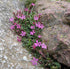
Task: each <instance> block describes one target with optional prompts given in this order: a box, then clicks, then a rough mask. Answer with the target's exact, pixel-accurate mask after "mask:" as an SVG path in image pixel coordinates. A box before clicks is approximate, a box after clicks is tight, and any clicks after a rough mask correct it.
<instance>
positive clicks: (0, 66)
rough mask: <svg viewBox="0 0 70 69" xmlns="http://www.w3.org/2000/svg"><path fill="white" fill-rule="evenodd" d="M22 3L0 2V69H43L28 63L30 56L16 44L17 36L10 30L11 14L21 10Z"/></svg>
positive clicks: (20, 45)
mask: <svg viewBox="0 0 70 69" xmlns="http://www.w3.org/2000/svg"><path fill="white" fill-rule="evenodd" d="M23 3H24V2H23V1H22V2H21V1H20V0H0V69H43V68H40V67H39V65H38V66H37V67H35V66H33V65H32V64H31V62H30V60H31V58H32V55H31V54H29V52H28V51H27V50H26V49H25V48H23V47H22V43H19V42H17V35H16V34H14V32H13V31H11V30H10V25H11V23H10V22H9V18H10V17H12V16H13V14H12V12H13V11H14V12H15V11H16V10H18V9H23V8H24V6H23Z"/></svg>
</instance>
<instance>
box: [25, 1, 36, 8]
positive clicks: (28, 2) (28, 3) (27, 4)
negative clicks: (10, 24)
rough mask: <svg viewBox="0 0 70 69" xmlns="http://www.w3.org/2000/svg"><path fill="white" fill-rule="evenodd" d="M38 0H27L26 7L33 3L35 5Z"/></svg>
mask: <svg viewBox="0 0 70 69" xmlns="http://www.w3.org/2000/svg"><path fill="white" fill-rule="evenodd" d="M35 2H36V0H26V2H25V7H29V6H30V4H31V3H35Z"/></svg>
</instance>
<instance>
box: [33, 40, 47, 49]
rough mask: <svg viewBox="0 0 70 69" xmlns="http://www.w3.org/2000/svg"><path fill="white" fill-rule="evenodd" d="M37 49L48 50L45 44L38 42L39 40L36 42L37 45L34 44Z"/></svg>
mask: <svg viewBox="0 0 70 69" xmlns="http://www.w3.org/2000/svg"><path fill="white" fill-rule="evenodd" d="M36 47H41V48H43V49H47V46H46V45H45V44H44V43H41V42H38V40H36V43H34V44H33V48H34V49H36Z"/></svg>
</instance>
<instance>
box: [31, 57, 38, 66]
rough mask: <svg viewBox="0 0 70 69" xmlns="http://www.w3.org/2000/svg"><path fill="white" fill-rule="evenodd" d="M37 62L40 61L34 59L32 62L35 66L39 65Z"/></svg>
mask: <svg viewBox="0 0 70 69" xmlns="http://www.w3.org/2000/svg"><path fill="white" fill-rule="evenodd" d="M37 61H38V59H36V58H35V57H33V60H31V62H32V64H33V65H37Z"/></svg>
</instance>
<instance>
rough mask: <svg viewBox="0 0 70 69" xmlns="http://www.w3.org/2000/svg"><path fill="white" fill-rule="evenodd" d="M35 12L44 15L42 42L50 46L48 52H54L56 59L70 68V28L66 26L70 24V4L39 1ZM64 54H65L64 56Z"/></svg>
mask: <svg viewBox="0 0 70 69" xmlns="http://www.w3.org/2000/svg"><path fill="white" fill-rule="evenodd" d="M35 10H36V12H37V13H42V14H43V15H42V16H41V19H40V20H41V21H42V22H43V23H44V24H45V26H46V27H45V28H44V30H43V31H42V35H43V36H42V40H43V41H44V42H45V43H46V45H47V46H48V50H50V51H51V52H53V50H54V54H55V55H56V56H55V57H56V58H55V57H54V58H55V59H56V60H57V61H58V62H60V63H63V64H65V65H67V66H69V67H70V55H69V53H70V51H69V49H70V31H69V30H70V26H69V25H66V24H65V23H68V24H69V23H70V22H69V21H70V3H68V2H65V1H60V2H59V1H49V0H38V1H37V2H36V7H35ZM65 21H66V22H65ZM60 42H61V43H62V45H61V44H60ZM60 45H61V46H60ZM56 51H57V53H56ZM64 52H65V54H63V53H64ZM45 53H46V51H45ZM66 53H67V54H66ZM58 56H59V57H58ZM67 57H68V58H67ZM60 59H61V60H62V61H61V60H60ZM65 62H66V63H65Z"/></svg>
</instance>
